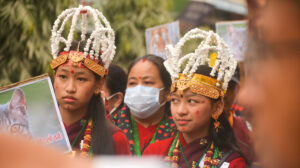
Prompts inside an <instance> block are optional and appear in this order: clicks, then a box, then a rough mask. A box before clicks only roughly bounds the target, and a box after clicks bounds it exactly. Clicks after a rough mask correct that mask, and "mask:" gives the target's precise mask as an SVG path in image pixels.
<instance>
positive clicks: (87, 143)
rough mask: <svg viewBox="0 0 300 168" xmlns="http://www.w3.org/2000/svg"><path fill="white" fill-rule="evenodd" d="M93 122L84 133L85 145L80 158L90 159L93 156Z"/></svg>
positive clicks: (89, 123)
mask: <svg viewBox="0 0 300 168" xmlns="http://www.w3.org/2000/svg"><path fill="white" fill-rule="evenodd" d="M92 125H93V124H92V120H89V121H88V125H87V127H86V129H85V131H84V137H83V144H82V148H81V153H80V156H82V157H88V156H89V155H91V154H92V150H91V147H90V146H91V145H90V144H91V140H92Z"/></svg>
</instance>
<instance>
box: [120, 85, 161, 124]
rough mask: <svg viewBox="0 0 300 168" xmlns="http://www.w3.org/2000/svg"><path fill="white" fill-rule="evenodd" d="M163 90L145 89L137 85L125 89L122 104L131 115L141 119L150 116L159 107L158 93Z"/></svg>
mask: <svg viewBox="0 0 300 168" xmlns="http://www.w3.org/2000/svg"><path fill="white" fill-rule="evenodd" d="M162 89H164V88H161V89H158V88H155V87H147V86H143V85H137V86H135V87H132V88H127V89H126V93H125V98H124V103H125V104H126V105H127V106H128V107H129V109H130V111H131V113H132V114H133V115H134V116H136V117H138V118H141V119H145V118H148V117H150V116H152V115H153V114H154V113H155V112H157V110H159V108H160V107H161V106H163V105H164V104H165V102H164V103H162V104H160V103H159V92H160V90H162Z"/></svg>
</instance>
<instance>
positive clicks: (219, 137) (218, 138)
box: [195, 65, 247, 160]
mask: <svg viewBox="0 0 300 168" xmlns="http://www.w3.org/2000/svg"><path fill="white" fill-rule="evenodd" d="M211 70H212V69H211V68H210V67H209V66H207V65H201V66H199V67H198V69H197V70H196V72H195V73H197V74H202V75H205V76H209V77H211V76H210V72H211ZM212 78H215V79H216V76H215V77H212ZM209 99H210V100H211V102H212V105H214V104H215V103H217V102H218V101H220V98H219V99H217V100H215V99H211V98H209ZM218 121H219V122H220V128H219V130H218V132H217V131H216V129H215V127H214V119H212V118H211V121H210V126H209V137H210V138H211V139H212V141H213V143H214V144H215V146H217V147H218V148H219V149H227V150H233V151H236V152H238V153H239V154H240V155H241V156H242V157H244V154H243V153H242V152H241V150H240V147H239V146H238V145H237V140H236V137H235V134H234V131H233V128H232V127H231V125H230V123H229V121H228V116H227V113H225V111H223V112H222V114H221V115H220V116H219V118H218ZM244 158H245V157H244ZM245 159H246V160H247V158H245Z"/></svg>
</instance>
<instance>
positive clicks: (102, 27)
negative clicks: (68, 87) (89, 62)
mask: <svg viewBox="0 0 300 168" xmlns="http://www.w3.org/2000/svg"><path fill="white" fill-rule="evenodd" d="M80 16H81V36H80V37H81V40H82V41H83V40H86V33H87V18H88V17H92V18H93V21H94V23H95V29H94V30H93V31H92V32H91V35H90V37H89V38H88V39H87V43H86V46H85V48H84V58H86V57H87V55H89V56H90V59H95V60H101V61H102V62H103V63H104V67H105V69H107V68H108V66H109V64H110V63H111V61H112V59H113V57H114V55H115V50H116V47H115V34H114V31H113V30H112V28H111V27H110V24H109V22H108V21H107V20H106V18H105V17H104V16H103V14H102V13H101V12H100V11H98V10H97V9H94V8H92V7H90V6H82V5H80V6H79V7H78V8H71V9H66V10H64V11H63V12H62V13H61V14H60V15H59V16H58V18H57V19H56V21H55V22H54V26H53V28H52V36H51V50H52V56H53V59H55V58H56V57H57V56H58V52H59V44H60V43H64V44H65V46H66V47H65V48H64V50H65V51H69V50H70V47H71V43H72V41H73V38H74V30H75V27H76V25H77V22H78V20H80ZM71 18H72V24H71V28H70V31H69V34H68V36H67V38H64V37H63V36H62V32H63V30H64V27H65V24H66V23H67V22H68V21H69V20H70V19H71ZM59 25H60V27H59ZM88 51H89V52H88ZM100 51H101V54H100Z"/></svg>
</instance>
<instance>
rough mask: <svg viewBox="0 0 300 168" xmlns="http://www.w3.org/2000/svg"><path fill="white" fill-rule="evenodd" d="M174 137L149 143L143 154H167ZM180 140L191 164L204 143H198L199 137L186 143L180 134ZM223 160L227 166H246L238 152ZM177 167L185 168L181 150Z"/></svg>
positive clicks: (202, 148) (201, 152)
mask: <svg viewBox="0 0 300 168" xmlns="http://www.w3.org/2000/svg"><path fill="white" fill-rule="evenodd" d="M174 139H175V137H171V138H168V139H165V140H162V141H158V142H156V143H154V144H150V145H149V146H148V147H147V148H146V149H145V151H144V153H143V155H158V156H163V157H165V156H168V152H169V150H170V147H171V145H172V143H173V140H174ZM180 141H181V144H182V148H183V151H184V154H185V156H187V160H188V162H189V163H190V164H191V163H192V162H193V161H195V160H199V159H200V157H201V155H202V154H203V152H204V150H205V148H206V147H205V146H204V145H200V143H199V142H200V139H197V140H195V141H193V142H191V143H189V144H187V143H186V142H185V141H184V139H183V137H182V136H180ZM225 162H227V163H229V168H246V167H247V166H246V161H245V160H244V158H242V157H241V156H239V154H238V153H235V152H234V153H232V154H230V156H229V157H228V158H227V159H226V160H225ZM178 165H179V167H181V168H185V167H187V165H186V163H185V161H184V159H183V157H182V154H181V152H180V153H179V163H178Z"/></svg>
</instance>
